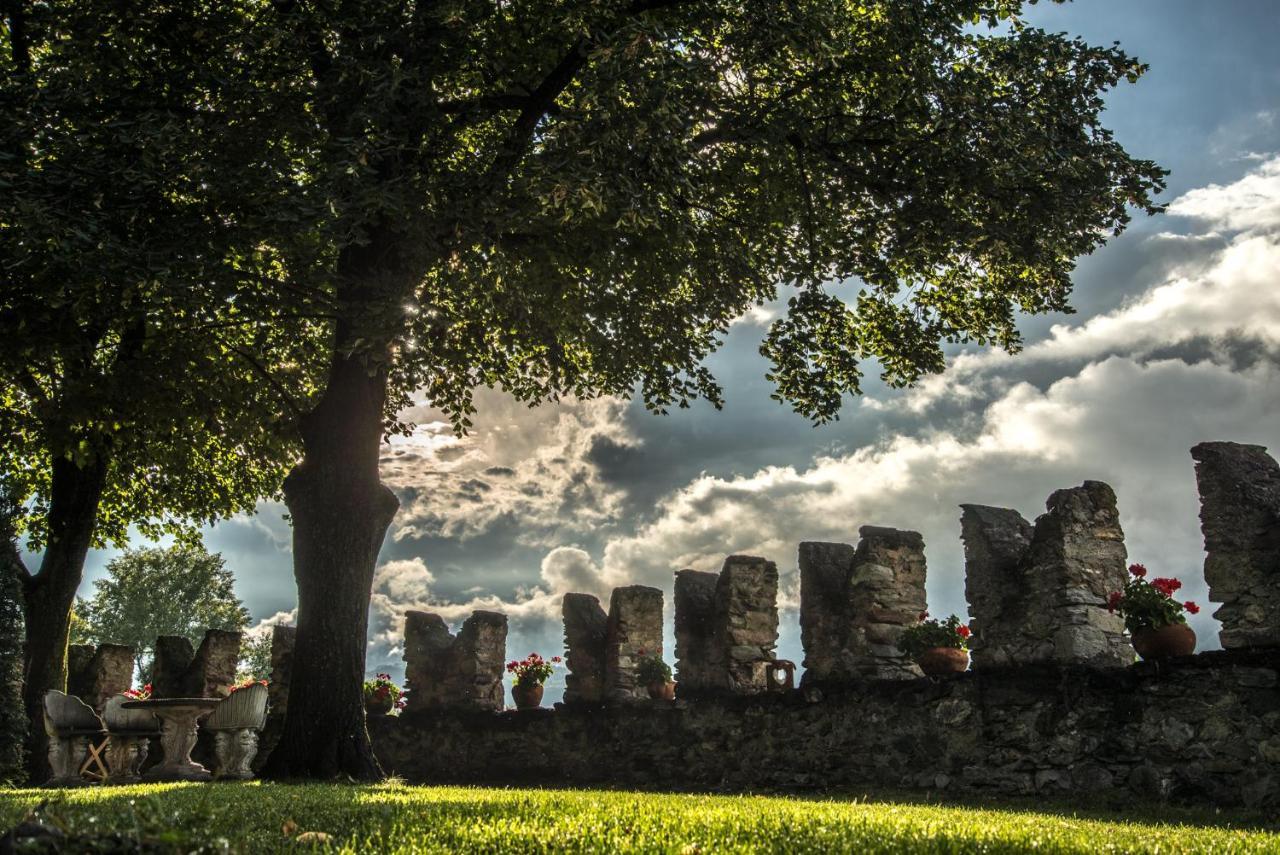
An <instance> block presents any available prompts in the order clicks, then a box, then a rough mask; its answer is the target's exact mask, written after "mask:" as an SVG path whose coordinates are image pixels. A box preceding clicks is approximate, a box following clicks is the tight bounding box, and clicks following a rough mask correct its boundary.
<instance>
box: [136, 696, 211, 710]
mask: <svg viewBox="0 0 1280 855" xmlns="http://www.w3.org/2000/svg"><path fill="white" fill-rule="evenodd" d="M220 703H222V698H147V699H145V700H137V701H125V702H124V703H122V704H121V705H120V706H121V707H123V708H125V709H143V710H156V709H164V708H166V707H192V708H197V709H198V708H200V707H208V708H209V709H213V708H214V707H216V706H217V705H218V704H220Z"/></svg>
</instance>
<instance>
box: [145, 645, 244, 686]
mask: <svg viewBox="0 0 1280 855" xmlns="http://www.w3.org/2000/svg"><path fill="white" fill-rule="evenodd" d="M242 637H243V636H242V635H241V634H240V633H238V632H231V631H229V630H225V629H211V630H208V631H206V632H205V634H204V638H203V639H202V640H201V641H200V647H199V649H195V648H193V647H192V646H191V642H190V641H188V640H187V639H186V638H183V637H182V636H180V635H162V636H160V637H159V638H157V639H156V647H155V660H154V662H153V664H152V667H151V695H152V697H155V698H217V697H225V696H226V694H227V692H228V690H229V689H230V688H231V686H233V685H235V682H236V666H237V665H238V664H239V662H240V640H241V638H242Z"/></svg>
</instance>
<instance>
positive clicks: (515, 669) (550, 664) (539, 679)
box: [507, 653, 560, 686]
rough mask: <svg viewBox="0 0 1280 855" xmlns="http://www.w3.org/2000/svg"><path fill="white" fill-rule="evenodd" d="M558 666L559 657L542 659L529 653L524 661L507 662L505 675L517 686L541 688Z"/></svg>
mask: <svg viewBox="0 0 1280 855" xmlns="http://www.w3.org/2000/svg"><path fill="white" fill-rule="evenodd" d="M559 664H560V657H559V656H552V657H551V658H550V659H543V658H542V657H541V656H540V655H538V654H537V653H530V654H529V655H528V656H526V657H525V658H524V659H512V660H511V661H510V662H508V663H507V673H508V674H510V675H511V678H512V681H513V682H514V683H515V685H517V686H541V685H542V684H543V683H545V682H547V678H548V677H550V676H551V674H552V672H553V671H554V670H555V667H556V666H557V665H559Z"/></svg>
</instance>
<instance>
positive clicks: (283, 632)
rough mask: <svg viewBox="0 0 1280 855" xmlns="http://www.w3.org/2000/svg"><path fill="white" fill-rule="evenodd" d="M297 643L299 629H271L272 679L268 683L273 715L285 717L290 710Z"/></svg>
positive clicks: (283, 627)
mask: <svg viewBox="0 0 1280 855" xmlns="http://www.w3.org/2000/svg"><path fill="white" fill-rule="evenodd" d="M297 641H298V629H297V627H292V626H273V627H271V679H270V680H269V681H268V683H267V704H268V706H269V707H270V709H271V712H272V713H273V714H274V713H278V714H280V715H284V712H285V710H287V709H288V708H289V680H290V677H291V676H292V674H293V648H294V646H295V645H296V644H297Z"/></svg>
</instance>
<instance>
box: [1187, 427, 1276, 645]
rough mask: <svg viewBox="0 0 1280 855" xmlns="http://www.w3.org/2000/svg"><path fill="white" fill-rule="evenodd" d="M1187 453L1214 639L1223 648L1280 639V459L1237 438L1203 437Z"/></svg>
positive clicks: (1267, 642) (1259, 447) (1269, 643)
mask: <svg viewBox="0 0 1280 855" xmlns="http://www.w3.org/2000/svg"><path fill="white" fill-rule="evenodd" d="M1191 456H1192V458H1194V459H1195V461H1196V482H1197V484H1198V485H1199V488H1200V530H1201V531H1202V532H1203V533H1204V548H1205V552H1206V553H1207V555H1206V556H1205V560H1204V578H1205V581H1206V582H1208V583H1209V596H1210V597H1211V598H1212V599H1213V600H1214V601H1216V602H1219V603H1221V604H1222V605H1221V606H1219V608H1218V610H1217V611H1216V612H1214V617H1216V618H1217V619H1218V620H1219V621H1221V622H1222V631H1221V632H1220V633H1219V635H1218V638H1219V639H1220V640H1221V642H1222V646H1223V647H1224V648H1235V647H1249V646H1254V645H1280V465H1277V464H1276V461H1275V460H1273V459H1272V458H1271V456H1270V455H1268V454H1267V450H1266V449H1265V448H1263V447H1262V446H1260V445H1239V444H1237V443H1234V442H1204V443H1201V444H1200V445H1197V446H1196V447H1195V448H1193V449H1191Z"/></svg>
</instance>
